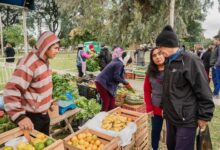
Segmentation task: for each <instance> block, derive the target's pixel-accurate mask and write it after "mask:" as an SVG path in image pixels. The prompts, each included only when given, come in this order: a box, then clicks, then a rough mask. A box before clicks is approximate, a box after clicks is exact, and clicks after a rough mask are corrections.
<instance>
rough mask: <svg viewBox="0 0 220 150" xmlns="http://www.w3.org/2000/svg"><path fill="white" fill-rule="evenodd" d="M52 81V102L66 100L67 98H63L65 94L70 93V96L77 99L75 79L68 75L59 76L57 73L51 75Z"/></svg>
mask: <svg viewBox="0 0 220 150" xmlns="http://www.w3.org/2000/svg"><path fill="white" fill-rule="evenodd" d="M52 81H53V99H54V100H67V97H66V96H65V94H66V92H72V95H73V96H74V97H75V98H77V97H78V92H77V86H76V82H75V77H73V76H71V75H69V74H65V75H60V74H57V73H53V75H52Z"/></svg>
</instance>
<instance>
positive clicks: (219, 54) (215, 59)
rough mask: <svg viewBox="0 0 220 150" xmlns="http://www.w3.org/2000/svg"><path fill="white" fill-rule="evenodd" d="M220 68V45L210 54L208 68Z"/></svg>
mask: <svg viewBox="0 0 220 150" xmlns="http://www.w3.org/2000/svg"><path fill="white" fill-rule="evenodd" d="M214 65H215V66H220V45H218V46H216V47H215V49H214V50H213V51H212V53H211V58H210V66H211V67H212V66H214Z"/></svg>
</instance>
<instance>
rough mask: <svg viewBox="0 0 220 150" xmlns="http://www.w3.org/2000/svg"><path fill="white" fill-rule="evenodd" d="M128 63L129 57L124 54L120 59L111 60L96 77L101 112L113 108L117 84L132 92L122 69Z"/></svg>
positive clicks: (130, 59) (129, 61) (130, 61)
mask: <svg viewBox="0 0 220 150" xmlns="http://www.w3.org/2000/svg"><path fill="white" fill-rule="evenodd" d="M130 63H132V58H131V56H130V55H128V54H127V53H126V52H124V53H123V54H122V56H121V57H119V58H115V59H113V60H112V61H111V62H110V63H109V64H108V65H107V66H106V67H105V68H104V70H102V72H101V73H100V74H99V75H98V76H97V77H96V79H95V84H96V89H97V91H98V93H99V94H100V96H101V99H102V111H109V110H111V109H114V108H115V96H116V90H117V87H118V84H119V83H122V84H124V85H125V87H126V88H128V89H130V90H133V88H132V87H131V85H130V84H129V83H128V81H126V80H125V79H124V67H125V66H127V65H129V64H130Z"/></svg>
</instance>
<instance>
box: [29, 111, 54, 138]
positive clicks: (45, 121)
mask: <svg viewBox="0 0 220 150" xmlns="http://www.w3.org/2000/svg"><path fill="white" fill-rule="evenodd" d="M26 115H27V117H29V118H30V119H31V121H32V123H33V124H34V129H35V130H37V131H40V132H42V133H44V134H46V135H49V127H50V117H49V115H48V114H45V115H44V114H41V113H30V112H26Z"/></svg>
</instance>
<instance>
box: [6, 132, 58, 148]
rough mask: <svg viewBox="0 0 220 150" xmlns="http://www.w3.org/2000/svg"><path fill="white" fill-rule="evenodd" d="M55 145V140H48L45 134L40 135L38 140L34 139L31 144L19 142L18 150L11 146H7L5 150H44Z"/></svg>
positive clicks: (37, 137)
mask: <svg viewBox="0 0 220 150" xmlns="http://www.w3.org/2000/svg"><path fill="white" fill-rule="evenodd" d="M53 143H54V140H53V139H51V138H48V137H47V136H46V135H45V134H43V133H39V134H37V136H36V138H32V139H31V141H30V143H24V142H19V143H18V144H17V145H16V149H14V148H13V147H11V146H5V147H4V148H3V150H43V149H44V148H45V147H47V146H49V145H51V144H53Z"/></svg>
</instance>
